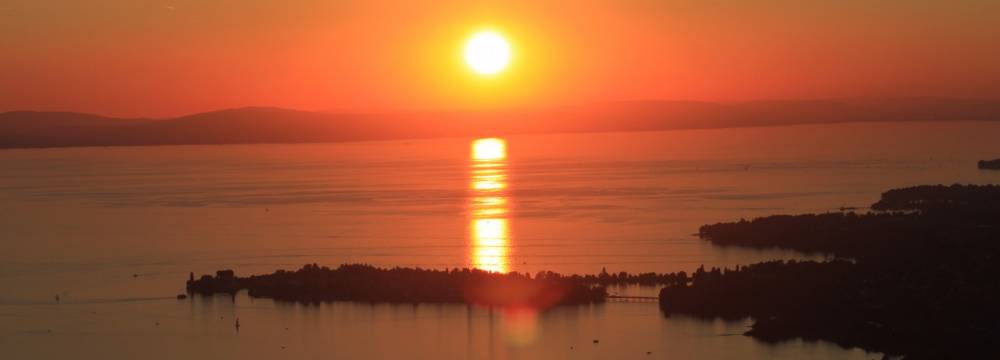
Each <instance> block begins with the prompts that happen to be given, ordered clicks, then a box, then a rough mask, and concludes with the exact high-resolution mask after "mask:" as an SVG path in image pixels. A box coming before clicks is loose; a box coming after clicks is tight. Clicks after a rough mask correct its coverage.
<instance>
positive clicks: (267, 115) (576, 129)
mask: <svg viewBox="0 0 1000 360" xmlns="http://www.w3.org/2000/svg"><path fill="white" fill-rule="evenodd" d="M959 121H1000V100H952V99H882V100H877V99H868V100H822V101H819V100H817V101H761V102H748V103H739V104H718V103H707V102H689V101H647V102H621V103H608V104H594V105H587V106H578V107H563V108H549V109H528V110H524V109H519V110H494V111H465V112H415V113H403V114H347V113H344V114H337V113H324V112H309V111H298V110H289V109H281V108H266V107H249V108H239V109H229V110H220V111H212V112H206V113H199V114H192V115H187V116H182V117H176V118H168V119H145V118H137V119H122V118H110V117H103V116H98V115H90V114H81V113H69V112H37V111H13V112H5V113H0V149H15V148H65V147H110V146H158V145H231V144H302V143H339V142H360V141H391V140H417V139H434V138H468V137H483V136H511V135H527V134H551V133H605V132H645V131H672V130H707V129H731V128H749V127H771V126H791V125H818V124H838V123H881V122H959Z"/></svg>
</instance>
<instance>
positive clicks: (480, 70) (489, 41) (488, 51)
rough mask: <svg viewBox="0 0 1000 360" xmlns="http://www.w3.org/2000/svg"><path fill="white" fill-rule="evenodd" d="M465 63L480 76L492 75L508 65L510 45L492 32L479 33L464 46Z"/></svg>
mask: <svg viewBox="0 0 1000 360" xmlns="http://www.w3.org/2000/svg"><path fill="white" fill-rule="evenodd" d="M465 63H466V64H467V65H469V68H471V69H472V71H475V72H476V73H477V74H480V75H494V74H496V73H499V72H500V71H503V69H504V68H506V67H507V64H509V63H510V45H508V44H507V40H505V39H504V38H503V36H501V35H500V34H498V33H496V32H494V31H480V32H478V33H476V34H475V35H472V37H471V38H469V42H468V43H466V44H465Z"/></svg>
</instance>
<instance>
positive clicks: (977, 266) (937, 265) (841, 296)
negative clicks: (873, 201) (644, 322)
mask: <svg viewBox="0 0 1000 360" xmlns="http://www.w3.org/2000/svg"><path fill="white" fill-rule="evenodd" d="M998 191H1000V188H998V187H997V186H960V185H956V186H918V187H913V188H907V189H900V190H892V191H888V192H886V193H884V194H883V196H882V200H880V201H879V203H878V204H877V205H876V206H873V207H875V208H879V209H884V210H886V211H889V212H884V213H870V214H864V215H858V214H853V213H848V214H839V213H837V214H819V215H813V214H810V215H797V216H771V217H766V218H761V219H756V220H753V221H740V222H737V223H728V224H715V225H709V226H705V227H702V229H701V231H700V234H701V235H702V236H703V237H704V238H706V239H708V240H710V241H712V242H713V243H717V244H725V245H739V246H751V247H770V246H777V247H783V248H789V249H796V250H804V251H817V252H824V253H830V254H835V255H837V256H840V257H844V258H850V259H847V260H839V261H832V262H826V263H814V262H768V263H760V264H755V265H750V266H746V267H741V268H737V269H734V270H728V269H722V270H719V271H715V270H713V271H711V272H708V275H702V276H693V279H692V281H691V282H690V284H688V285H679V284H678V285H671V286H667V287H665V288H664V289H663V290H662V291H661V293H660V305H661V308H662V309H663V310H664V311H665V312H667V313H687V314H693V315H698V316H711V317H727V318H740V317H746V316H750V317H753V318H754V319H755V323H754V325H753V327H752V329H751V330H750V331H749V332H747V335H751V336H754V337H756V338H759V339H762V340H768V341H778V340H783V339H789V338H795V337H802V338H806V339H823V340H829V341H833V342H836V343H839V344H841V345H844V346H857V347H861V348H864V349H867V350H872V351H880V352H885V353H888V354H902V355H906V356H907V357H908V358H968V357H995V356H996V355H1000V354H998V352H1000V350H998V349H997V348H996V347H995V346H994V345H993V343H994V341H995V339H996V338H997V337H998V336H1000V308H998V307H997V306H996V302H997V300H1000V281H998V279H997V276H996V274H997V270H996V269H997V267H998V266H1000V265H998V260H1000V208H998V204H997V203H994V202H992V201H994V200H993V199H996V196H997V194H998Z"/></svg>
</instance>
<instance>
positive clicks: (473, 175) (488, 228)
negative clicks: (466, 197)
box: [469, 138, 510, 273]
mask: <svg viewBox="0 0 1000 360" xmlns="http://www.w3.org/2000/svg"><path fill="white" fill-rule="evenodd" d="M471 150H472V151H471V153H472V154H471V158H472V159H471V160H472V161H471V163H470V165H469V174H470V176H469V179H470V184H469V190H470V191H471V196H470V204H469V207H470V211H469V214H470V217H471V224H470V225H469V229H470V231H469V232H470V238H471V239H470V240H471V241H470V242H471V246H470V248H471V249H472V253H471V261H470V262H471V265H472V266H473V267H475V268H479V269H482V270H486V271H493V272H502V273H506V272H508V271H509V270H510V267H509V263H510V235H509V231H508V226H509V224H508V220H509V219H508V215H509V214H508V213H509V209H508V199H507V193H506V190H507V144H506V142H505V141H504V140H503V139H498V138H486V139H477V140H475V141H473V142H472V149H471Z"/></svg>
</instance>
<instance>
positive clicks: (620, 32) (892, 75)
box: [0, 0, 1000, 117]
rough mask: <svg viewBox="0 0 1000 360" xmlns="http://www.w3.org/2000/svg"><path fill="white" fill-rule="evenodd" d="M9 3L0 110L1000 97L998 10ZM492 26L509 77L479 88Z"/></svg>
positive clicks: (994, 5)
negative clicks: (503, 44) (506, 47)
mask: <svg viewBox="0 0 1000 360" xmlns="http://www.w3.org/2000/svg"><path fill="white" fill-rule="evenodd" d="M413 3H414V2H404V1H390V2H377V1H320V0H302V1H294V0H287V1H277V0H275V1H262V0H217V1H212V0H207V1H204V0H192V1H170V0H157V1H147V0H88V1H74V0H65V1H55V0H14V1H10V0H0V111H7V110H21V109H35V110H71V111H82V112H92V113H99V114H106V115H115V116H154V117H162V116H172V115H179V114H187V113H193V112H199V111H206V110H214V109H220V108H230V107H240V106H251V105H268V106H281V107H290V108H298V109H307V110H336V109H347V110H355V111H377V112H386V111H400V110H410V109H468V108H483V107H498V106H503V107H507V106H549V105H557V104H574V103H587V102H599V101H615V100H634V99H680V100H710V101H739V100H755V99H788V98H794V99H799V98H831V97H856V96H892V97H900V96H949V97H976V98H998V97H1000V65H998V64H1000V46H997V41H998V40H997V39H1000V26H997V24H1000V1H991V0H982V1H980V0H963V1H935V2H934V3H936V4H926V3H930V1H888V0H887V1H794V0H787V1H785V0H777V1H689V2H688V1H655V0H650V1H601V2H590V1H580V2H558V3H555V2H553V3H541V2H538V3H536V2H510V1H501V2H470V3H463V4H457V2H453V1H441V2H430V1H428V2H426V3H425V4H419V5H417V4H413ZM483 27H491V28H494V29H497V30H499V31H501V32H502V33H504V34H505V35H506V36H507V37H508V39H509V40H510V41H511V43H512V45H513V51H514V57H513V60H512V63H511V67H510V68H508V69H507V70H506V71H505V72H504V73H502V74H501V75H499V76H497V77H494V78H484V77H478V76H475V75H472V73H470V72H469V71H468V70H467V68H466V67H465V66H464V65H463V64H462V60H461V48H462V45H463V42H464V40H466V39H467V38H468V36H470V35H471V33H473V32H474V31H476V30H478V29H481V28H483Z"/></svg>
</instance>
